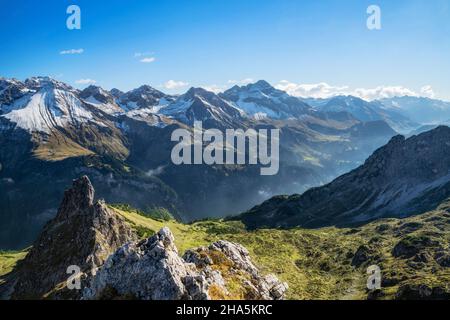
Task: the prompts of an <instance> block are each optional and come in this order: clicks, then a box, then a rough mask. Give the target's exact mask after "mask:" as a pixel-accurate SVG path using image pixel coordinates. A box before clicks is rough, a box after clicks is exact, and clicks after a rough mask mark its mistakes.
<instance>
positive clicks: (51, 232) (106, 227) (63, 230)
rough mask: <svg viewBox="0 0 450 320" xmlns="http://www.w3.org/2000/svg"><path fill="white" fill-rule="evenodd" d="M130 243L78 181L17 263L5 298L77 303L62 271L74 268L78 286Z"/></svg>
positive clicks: (118, 222)
mask: <svg viewBox="0 0 450 320" xmlns="http://www.w3.org/2000/svg"><path fill="white" fill-rule="evenodd" d="M135 239H136V236H135V234H134V232H133V231H132V230H131V229H130V227H129V226H128V225H127V224H126V223H125V221H124V219H123V218H121V217H119V216H118V215H117V214H115V213H113V212H112V211H111V210H110V209H108V208H107V207H106V205H105V203H104V202H102V201H98V202H94V188H93V187H92V185H91V182H90V181H89V179H88V177H86V176H83V177H82V178H80V179H78V180H75V181H74V182H73V186H72V188H71V189H69V190H67V191H66V192H65V195H64V199H63V201H62V203H61V206H60V208H59V210H58V214H57V216H56V218H54V219H53V220H51V221H50V222H49V223H48V224H47V225H46V227H45V228H44V231H43V232H42V234H41V236H40V237H39V239H38V240H37V241H36V243H35V244H34V245H33V248H32V249H31V250H30V252H29V253H28V255H27V257H26V258H25V259H24V260H23V261H22V262H21V263H19V265H18V267H17V269H16V271H15V272H14V278H15V281H14V282H15V283H14V285H13V290H12V295H11V298H12V299H43V298H51V299H77V298H79V297H80V295H81V292H80V290H68V289H67V288H66V281H67V279H68V278H69V276H70V274H67V268H68V267H69V266H72V265H76V266H79V267H80V269H81V272H82V274H81V275H80V279H81V285H82V286H83V285H85V284H86V283H87V281H88V280H89V279H90V278H91V277H92V275H93V274H95V271H96V269H97V268H98V267H99V266H101V265H103V263H104V261H105V260H106V259H107V258H108V256H109V255H110V254H111V253H113V252H114V251H116V250H117V249H118V248H119V247H121V246H123V245H124V244H125V243H127V242H129V241H132V240H135Z"/></svg>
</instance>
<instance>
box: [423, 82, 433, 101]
mask: <svg viewBox="0 0 450 320" xmlns="http://www.w3.org/2000/svg"><path fill="white" fill-rule="evenodd" d="M420 93H421V95H422V96H424V97H427V98H431V99H434V97H435V94H434V90H433V88H432V87H431V86H430V85H426V86H423V87H422V88H420Z"/></svg>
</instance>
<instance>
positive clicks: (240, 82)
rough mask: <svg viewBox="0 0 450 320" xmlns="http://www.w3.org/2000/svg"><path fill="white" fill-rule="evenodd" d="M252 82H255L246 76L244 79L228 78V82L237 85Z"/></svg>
mask: <svg viewBox="0 0 450 320" xmlns="http://www.w3.org/2000/svg"><path fill="white" fill-rule="evenodd" d="M253 82H255V80H254V79H252V78H246V79H242V80H228V84H231V85H239V86H245V85H247V84H250V83H253Z"/></svg>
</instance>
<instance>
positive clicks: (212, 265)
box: [184, 240, 288, 300]
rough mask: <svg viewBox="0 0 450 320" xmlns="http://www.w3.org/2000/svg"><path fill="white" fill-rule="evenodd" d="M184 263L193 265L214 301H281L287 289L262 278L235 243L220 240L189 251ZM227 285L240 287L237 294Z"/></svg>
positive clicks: (241, 248)
mask: <svg viewBox="0 0 450 320" xmlns="http://www.w3.org/2000/svg"><path fill="white" fill-rule="evenodd" d="M184 259H185V260H186V261H187V262H191V263H193V264H195V266H196V267H197V270H199V271H200V274H201V276H203V277H204V278H205V279H206V280H207V284H208V286H209V287H210V288H214V294H215V296H213V298H225V299H226V298H230V297H231V298H234V299H236V298H239V299H246V300H280V299H283V297H284V295H285V293H286V291H287V289H288V285H287V283H282V282H280V281H279V280H278V279H277V277H275V276H274V275H267V276H262V275H261V274H260V272H259V270H258V268H256V267H255V265H254V264H253V263H252V261H251V259H250V255H249V252H248V250H247V249H246V248H244V247H243V246H241V245H239V244H236V243H232V242H229V241H223V240H221V241H218V242H215V243H213V244H211V245H210V246H209V247H200V248H197V249H194V250H188V251H187V252H186V253H185V254H184ZM229 281H233V282H234V283H239V290H238V292H232V291H230V290H229V289H228V286H227V283H228V282H229ZM211 291H213V290H211ZM212 294H213V293H212Z"/></svg>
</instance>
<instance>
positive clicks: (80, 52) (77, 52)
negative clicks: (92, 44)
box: [59, 49, 84, 55]
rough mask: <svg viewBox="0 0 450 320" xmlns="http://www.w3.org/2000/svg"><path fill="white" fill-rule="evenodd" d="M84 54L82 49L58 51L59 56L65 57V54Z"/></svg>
mask: <svg viewBox="0 0 450 320" xmlns="http://www.w3.org/2000/svg"><path fill="white" fill-rule="evenodd" d="M83 52H84V49H70V50H63V51H60V52H59V54H62V55H65V54H82V53H83Z"/></svg>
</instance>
